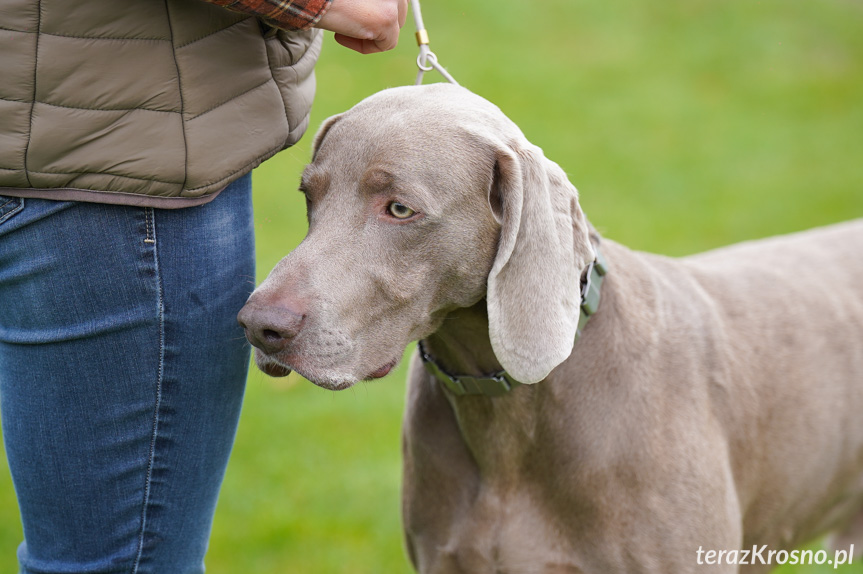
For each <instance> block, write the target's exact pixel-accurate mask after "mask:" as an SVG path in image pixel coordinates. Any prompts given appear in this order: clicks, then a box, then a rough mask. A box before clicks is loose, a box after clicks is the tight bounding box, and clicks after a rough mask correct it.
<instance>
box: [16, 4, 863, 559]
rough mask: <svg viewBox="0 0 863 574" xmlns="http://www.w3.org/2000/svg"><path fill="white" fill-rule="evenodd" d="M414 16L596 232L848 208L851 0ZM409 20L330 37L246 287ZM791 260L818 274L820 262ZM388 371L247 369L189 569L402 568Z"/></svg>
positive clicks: (661, 244) (637, 234)
mask: <svg viewBox="0 0 863 574" xmlns="http://www.w3.org/2000/svg"><path fill="white" fill-rule="evenodd" d="M337 1H339V0H337ZM342 1H346V0H342ZM422 8H423V16H424V18H425V23H426V27H427V28H428V29H429V32H430V35H431V47H432V49H433V50H434V51H435V52H436V53H437V55H438V57H439V59H440V61H441V62H442V63H443V64H444V65H445V66H446V67H447V69H448V70H449V71H450V72H451V73H453V75H454V76H455V77H456V79H458V80H459V82H460V83H462V84H463V85H464V86H466V87H468V88H470V89H472V90H473V91H475V92H477V93H478V94H480V95H482V96H484V97H486V98H487V99H489V100H491V101H492V102H494V103H496V104H497V105H498V106H500V107H501V109H502V110H503V111H504V112H505V113H506V114H507V115H509V116H510V117H511V118H512V119H513V120H514V121H515V122H516V123H517V124H518V125H519V126H520V127H521V128H522V130H523V131H524V133H525V134H526V135H527V137H528V139H530V140H531V141H532V142H533V143H535V144H537V145H539V146H540V147H542V148H543V149H544V151H545V154H546V156H547V157H549V158H551V159H552V160H554V161H556V162H557V163H559V164H560V165H561V166H562V167H563V168H564V170H565V171H566V172H567V173H568V174H569V177H570V180H571V181H572V182H573V183H574V184H575V185H576V187H578V189H579V191H580V193H581V203H582V206H583V207H584V210H585V212H586V213H587V215H588V217H589V218H590V220H591V221H592V223H593V224H594V225H595V226H596V227H597V228H598V229H599V231H600V232H601V233H602V234H604V235H605V236H607V237H609V238H611V239H615V240H617V241H619V242H622V243H624V244H627V245H628V246H630V247H632V248H635V249H642V250H648V251H654V252H659V253H665V254H669V255H675V256H680V255H686V254H689V253H694V252H697V251H702V250H706V249H710V248H713V247H717V246H721V245H725V244H728V243H733V242H737V241H743V240H747V239H755V238H759V237H765V236H768V235H774V234H778V233H787V232H793V231H798V230H802V229H807V228H810V227H815V226H818V225H824V224H829V223H833V222H838V221H842V220H847V219H852V218H855V217H861V216H863V33H861V30H863V4H861V3H860V2H857V1H855V0H819V1H818V2H814V1H806V2H804V1H800V0H721V1H720V0H665V1H663V2H646V1H640V2H637V1H634V0H607V1H603V2H587V1H585V0H544V1H542V2H515V1H500V0H472V1H470V2H466V1H461V2H457V1H455V0H425V2H424V3H423V6H422ZM413 33H414V29H413V23H412V20H411V16H410V15H409V16H408V24H407V26H406V27H405V29H404V31H403V33H402V40H401V44H400V46H399V48H398V49H396V50H395V51H393V52H389V53H386V54H377V55H372V56H362V55H359V54H355V53H353V52H350V51H348V50H346V49H344V48H342V47H341V46H339V45H337V44H336V43H335V42H334V41H333V39H332V35H331V34H328V35H327V38H326V40H325V46H324V52H323V55H322V57H321V60H320V64H319V66H318V96H317V100H316V103H315V107H314V109H313V116H312V128H311V129H310V132H309V134H308V135H307V137H306V138H305V139H304V140H303V141H302V142H301V143H300V144H299V145H297V146H296V147H295V148H293V149H291V150H288V151H286V152H283V153H282V154H280V155H278V156H277V157H275V158H274V159H272V160H270V161H268V162H267V163H266V164H265V165H264V166H262V167H261V168H259V169H258V170H257V171H256V172H255V176H254V185H255V207H256V228H257V232H258V236H257V237H258V265H259V268H258V280H259V281H260V280H262V279H263V277H265V276H266V274H267V273H268V272H269V270H270V269H271V268H272V267H273V266H274V265H275V264H276V262H277V261H278V260H279V259H280V258H281V257H283V256H284V255H285V254H286V253H287V252H288V251H290V250H291V249H292V248H293V247H295V246H296V245H297V244H298V243H299V242H300V240H301V239H302V238H303V236H304V234H305V229H306V220H305V206H304V202H303V200H302V197H301V195H300V194H299V193H297V191H296V188H297V184H298V182H299V173H300V171H301V169H302V167H303V165H304V164H305V163H306V162H307V161H308V158H309V146H310V142H311V135H312V134H313V132H314V130H315V129H316V128H317V126H318V125H319V124H320V123H321V121H323V119H324V118H326V117H328V116H330V115H332V114H335V113H338V112H341V111H344V110H345V109H347V108H349V107H351V106H352V105H354V104H355V103H357V102H358V101H359V100H361V99H362V98H364V97H366V96H368V95H370V94H372V93H374V92H376V91H378V90H380V89H383V88H386V87H391V86H398V85H403V84H410V83H413V81H414V77H415V71H416V69H415V58H416V54H417V48H416V44H415V42H414V38H413ZM440 80H441V79H440V77H439V76H437V75H436V74H435V73H430V74H429V75H427V80H426V81H427V82H429V81H440ZM861 256H863V254H861ZM801 267H802V268H803V269H804V270H805V269H807V268H809V269H811V271H812V272H817V262H802V265H801ZM404 379H405V372H404V365H403V366H402V367H401V368H400V369H398V370H397V371H395V372H394V373H393V374H392V375H390V376H389V377H387V378H386V379H383V380H380V381H377V382H373V383H363V384H361V385H358V386H357V387H355V388H353V389H350V390H347V391H342V392H339V393H332V392H329V391H324V390H322V389H319V388H317V387H315V386H313V385H312V384H311V383H309V382H307V381H304V380H302V379H300V378H299V377H297V376H296V375H291V376H290V377H288V378H286V379H271V378H269V377H267V376H266V375H264V374H262V373H260V372H258V371H256V370H255V369H254V368H253V369H252V371H251V375H250V378H249V384H248V392H247V397H246V402H245V406H244V410H243V415H242V419H241V422H240V429H239V434H238V437H237V443H236V446H235V448H234V454H233V457H232V460H231V464H230V466H229V468H228V473H227V477H226V479H225V484H224V489H223V492H222V497H221V499H220V503H219V508H218V512H217V515H216V521H215V525H214V528H213V535H212V539H211V543H210V552H209V555H208V560H207V571H208V572H209V573H211V574H236V573H244V574H245V573H252V574H270V573H272V574H277V573H278V574H284V573H294V572H297V573H309V574H319V573H321V574H325V573H351V574H363V573H370V574H371V573H375V574H380V573H387V574H389V573H407V572H410V571H411V570H410V567H409V565H408V562H407V560H406V557H405V553H404V550H403V545H402V535H401V527H400V516H399V482H400V452H399V449H400V437H399V433H400V421H401V413H402V403H403V400H404V391H405V384H404ZM801 464H805V461H801ZM20 539H21V529H20V524H19V520H18V515H17V508H16V505H15V499H14V493H13V490H12V485H11V480H10V478H9V472H8V468H6V466H5V457H3V459H2V462H0V572H3V573H5V572H9V573H11V572H15V571H16V569H17V566H16V561H15V548H16V546H17V545H18V543H19V542H20ZM814 547H815V548H817V547H819V546H817V545H816V546H814ZM693 560H695V556H694V555H693ZM832 571H833V569H832V567H829V566H826V565H825V566H823V567H812V568H809V567H797V568H793V567H785V568H783V569H780V570H779V572H782V573H783V574H790V573H816V572H824V573H826V572H832ZM840 571H842V572H847V573H863V567H861V566H852V567H842V568H840Z"/></svg>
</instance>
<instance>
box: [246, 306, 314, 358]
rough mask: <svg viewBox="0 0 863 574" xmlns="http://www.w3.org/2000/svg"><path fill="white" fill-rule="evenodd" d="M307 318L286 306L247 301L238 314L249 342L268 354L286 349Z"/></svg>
mask: <svg viewBox="0 0 863 574" xmlns="http://www.w3.org/2000/svg"><path fill="white" fill-rule="evenodd" d="M305 318H306V316H305V315H304V314H303V313H300V312H297V311H295V310H293V309H288V308H286V307H279V306H272V305H267V306H259V305H255V304H252V303H247V304H246V305H245V306H244V307H243V308H242V309H240V313H239V314H238V315H237V321H238V322H239V323H240V326H241V327H243V329H245V330H246V338H247V339H248V340H249V342H250V343H251V344H252V345H254V346H255V347H257V348H259V349H260V350H262V351H264V352H265V353H267V354H272V353H277V352H279V351H282V350H284V349H285V347H287V345H288V343H290V342H291V339H293V338H294V337H296V336H297V335H298V334H299V333H300V330H301V329H302V327H303V321H304V320H305Z"/></svg>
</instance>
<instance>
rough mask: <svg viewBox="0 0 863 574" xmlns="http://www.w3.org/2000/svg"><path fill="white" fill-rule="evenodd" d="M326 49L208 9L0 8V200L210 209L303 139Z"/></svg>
mask: <svg viewBox="0 0 863 574" xmlns="http://www.w3.org/2000/svg"><path fill="white" fill-rule="evenodd" d="M320 47H321V35H320V31H319V30H304V31H297V32H286V31H282V30H276V29H273V28H268V27H266V26H264V25H262V24H261V23H260V21H259V20H257V19H255V18H250V17H248V16H245V15H242V14H237V13H234V12H230V11H228V10H225V9H223V8H220V7H218V6H214V5H212V4H207V3H205V2H201V1H200V0H122V1H116V0H0V195H8V196H13V197H42V198H49V199H73V200H83V201H96V202H104V203H120V204H131V205H147V206H153V207H168V208H170V207H184V206H188V205H196V204H200V203H204V202H206V201H208V200H209V199H212V197H214V196H215V194H216V193H218V192H219V191H220V190H221V189H223V188H224V187H225V186H226V185H227V184H228V183H230V182H231V181H233V180H234V179H236V178H238V177H240V176H241V175H243V174H245V173H247V172H249V171H250V170H251V169H252V168H254V167H255V166H257V165H258V164H259V163H260V162H262V161H263V160H265V159H266V158H268V157H270V156H272V155H273V154H275V153H276V152H278V151H280V150H282V149H284V148H286V147H288V146H290V145H292V144H294V143H295V142H296V141H297V140H298V139H299V138H300V136H301V135H302V134H303V132H304V131H305V130H306V127H307V125H308V120H309V110H310V107H311V103H312V99H313V96H314V89H315V80H314V64H315V61H316V59H317V57H318V54H319V52H320Z"/></svg>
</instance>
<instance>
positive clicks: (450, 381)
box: [417, 248, 608, 397]
mask: <svg viewBox="0 0 863 574" xmlns="http://www.w3.org/2000/svg"><path fill="white" fill-rule="evenodd" d="M595 249H596V259H594V260H593V261H591V263H590V265H589V266H588V268H587V271H586V272H585V274H584V277H582V280H581V311H580V313H579V316H578V328H577V329H576V331H575V341H573V345H574V344H575V342H577V341H578V338H579V337H581V332H582V330H583V329H584V326H585V325H587V321H588V319H590V316H591V315H593V314H594V313H596V310H597V308H598V307H599V296H600V289H601V288H602V281H603V277H604V276H605V274H606V273H608V265H607V264H606V262H605V258H604V257H603V256H602V254H601V253H600V252H599V248H595ZM417 350H418V351H419V353H420V358H421V359H422V361H423V364H424V365H425V368H426V370H427V371H428V372H429V373H430V374H431V375H433V376H434V377H435V378H436V379H437V380H438V381H440V383H441V384H442V385H443V386H445V387H446V388H447V389H449V390H450V392H452V394H454V395H456V396H463V395H485V396H487V397H498V396H501V395H505V394H506V393H508V392H509V391H511V390H512V389H514V388H515V387H517V386H519V385H521V383H520V382H518V381H516V380H515V379H513V378H512V377H510V376H509V374H508V373H507V372H506V371H500V372H497V373H494V374H492V375H487V376H484V377H475V376H472V375H451V374H449V373H447V372H446V371H445V370H443V369H442V368H441V366H440V365H439V364H438V363H437V361H435V359H434V357H432V356H431V355H429V354H428V353H427V352H426V350H425V345H423V342H422V341H419V342H418V343H417Z"/></svg>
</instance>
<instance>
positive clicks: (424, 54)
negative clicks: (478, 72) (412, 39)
mask: <svg viewBox="0 0 863 574" xmlns="http://www.w3.org/2000/svg"><path fill="white" fill-rule="evenodd" d="M411 8H412V9H413V13H414V24H416V28H417V33H416V37H417V45H418V46H419V48H420V53H419V55H418V56H417V67H418V68H419V72H417V80H416V85H417V86H419V85H420V84H422V83H423V74H425V73H426V72H430V71H432V70H437V71H438V72H440V74H441V76H443V77H444V78H446V80H447V81H448V82H449V83H451V84H455V85H456V86H457V85H458V82H456V81H455V78H453V77H452V76H451V75H450V73H449V72H447V71H446V69H445V68H444V67H443V66H441V65H440V64H439V63H438V59H437V56H436V55H435V53H434V52H432V51H431V48H429V33H428V30H426V28H425V25H424V24H423V16H422V12H420V2H419V0H411Z"/></svg>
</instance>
